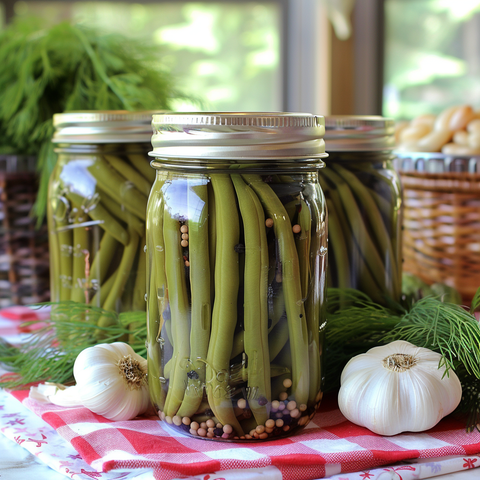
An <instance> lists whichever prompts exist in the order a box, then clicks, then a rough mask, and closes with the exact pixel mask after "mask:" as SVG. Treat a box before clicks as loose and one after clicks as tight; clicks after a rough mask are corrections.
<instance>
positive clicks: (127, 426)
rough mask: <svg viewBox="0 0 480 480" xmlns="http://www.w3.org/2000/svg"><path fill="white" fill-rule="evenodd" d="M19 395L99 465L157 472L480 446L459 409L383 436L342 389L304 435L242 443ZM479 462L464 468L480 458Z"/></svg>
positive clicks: (297, 467)
mask: <svg viewBox="0 0 480 480" xmlns="http://www.w3.org/2000/svg"><path fill="white" fill-rule="evenodd" d="M0 333H1V332H0ZM13 395H14V396H15V397H16V398H17V399H18V400H20V401H21V402H22V403H23V405H25V406H26V407H28V408H29V409H30V410H32V411H33V412H34V413H35V414H36V415H38V416H39V417H41V418H42V419H43V420H44V421H46V422H47V423H48V424H49V425H51V426H52V427H53V428H54V429H55V430H56V431H57V432H58V434H59V435H60V436H61V437H63V438H64V439H66V440H67V441H68V442H70V443H71V445H72V446H73V447H74V448H75V449H76V450H77V451H78V452H79V454H80V455H81V456H82V457H83V459H84V460H85V461H86V462H87V463H88V464H90V465H91V466H92V467H93V468H94V469H96V470H97V471H99V472H109V471H114V470H123V471H124V470H132V469H143V468H148V469H152V470H153V472H154V477H155V478H156V479H157V480H170V479H173V478H183V477H191V476H198V475H204V477H203V478H204V479H207V478H210V474H212V473H214V472H216V473H217V475H218V473H219V472H222V471H231V470H234V469H251V468H264V467H268V466H274V467H276V469H278V470H279V471H280V472H281V475H282V478H283V479H288V480H307V479H318V478H322V477H327V476H331V475H334V474H339V473H348V472H361V471H369V470H371V469H374V468H376V467H378V466H380V465H391V464H395V463H398V462H401V461H404V460H413V459H432V461H433V459H437V460H438V459H439V458H445V457H450V456H471V455H474V456H476V455H478V454H480V433H479V432H477V431H474V432H472V433H466V431H465V423H464V422H463V421H461V420H460V419H458V418H455V417H454V416H449V417H446V418H444V419H443V420H442V421H441V422H440V423H439V424H438V425H437V426H436V427H434V428H433V429H431V430H429V431H427V432H423V433H403V434H400V435H396V436H393V437H382V436H379V435H376V434H374V433H372V432H370V431H369V430H367V429H365V428H362V427H359V426H356V425H354V424H352V423H351V422H349V421H347V420H346V419H345V417H343V415H342V414H341V412H340V411H339V409H338V406H337V403H336V396H335V395H331V396H327V397H326V398H325V399H324V401H323V402H322V405H321V408H320V411H319V412H318V413H317V414H316V415H315V417H314V418H313V420H312V422H311V423H310V424H309V425H308V426H307V427H306V428H305V429H304V430H303V431H302V432H300V433H298V434H297V435H294V436H292V437H289V438H284V439H279V440H273V441H264V442H261V443H242V444H240V443H225V442H218V441H208V440H204V439H196V438H192V437H188V436H184V435H182V434H180V433H176V432H172V431H171V430H170V429H168V430H167V429H166V428H165V425H164V424H163V423H162V422H160V421H159V420H158V418H156V417H155V418H153V417H139V418H137V419H134V420H130V421H124V422H112V421H110V420H107V419H105V418H103V417H101V416H99V415H95V414H93V413H92V412H90V411H89V410H87V409H86V408H63V407H57V406H55V405H50V404H40V403H37V402H35V401H34V400H32V399H30V398H28V391H26V390H24V391H19V392H13ZM167 428H168V426H167ZM472 462H473V463H472V464H471V465H470V464H468V465H467V464H465V468H472V467H476V466H477V465H476V463H480V462H477V460H476V459H474V460H472ZM479 475H480V474H479ZM368 478H369V477H368Z"/></svg>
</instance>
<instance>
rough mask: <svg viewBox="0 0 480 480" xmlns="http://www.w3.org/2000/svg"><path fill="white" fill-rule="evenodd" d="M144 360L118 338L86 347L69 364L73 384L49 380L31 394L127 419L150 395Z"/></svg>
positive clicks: (141, 410) (140, 409)
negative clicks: (52, 382)
mask: <svg viewBox="0 0 480 480" xmlns="http://www.w3.org/2000/svg"><path fill="white" fill-rule="evenodd" d="M146 373H147V361H146V360H145V359H144V358H142V357H141V356H140V355H137V354H136V353H135V352H134V351H133V349H132V348H131V347H130V345H127V344H126V343H122V342H116V343H111V344H99V345H95V346H93V347H89V348H86V349H85V350H83V351H82V352H80V354H79V355H78V356H77V358H76V360H75V364H74V367H73V375H74V377H75V380H76V385H75V386H73V387H63V385H55V384H50V385H48V384H47V385H46V386H39V387H38V388H36V389H33V391H32V392H31V396H32V397H33V398H36V399H42V397H43V399H45V397H47V399H48V401H50V402H51V403H54V404H56V405H60V406H70V407H72V406H80V405H81V406H84V407H86V408H88V409H89V410H91V411H92V412H94V413H97V414H99V415H102V416H104V417H105V418H108V419H109V420H116V421H122V420H130V419H132V418H135V417H136V416H137V415H140V414H142V413H144V412H145V411H146V410H147V408H148V406H149V404H150V397H149V393H148V386H147V375H146Z"/></svg>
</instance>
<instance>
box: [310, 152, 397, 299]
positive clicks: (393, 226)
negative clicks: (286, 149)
mask: <svg viewBox="0 0 480 480" xmlns="http://www.w3.org/2000/svg"><path fill="white" fill-rule="evenodd" d="M331 157H332V158H329V160H328V161H327V162H326V163H327V167H326V168H325V169H323V170H322V171H321V172H320V174H319V177H320V182H321V185H322V189H323V191H324V193H325V196H326V198H327V205H328V211H329V232H328V237H329V248H330V264H329V277H330V286H332V287H339V288H355V289H358V290H361V291H363V292H365V293H366V294H367V295H369V296H370V297H371V298H373V299H375V301H377V302H378V303H383V304H388V302H389V301H399V300H400V295H401V274H402V265H401V208H400V207H401V193H400V185H399V180H398V177H397V176H396V174H395V172H394V171H393V169H392V168H388V167H386V166H385V162H383V161H379V160H378V158H377V157H375V156H373V155H372V156H371V158H364V159H363V160H362V157H361V155H357V157H355V156H354V155H353V154H349V155H348V154H346V153H344V154H339V153H337V154H332V155H331ZM364 157H365V154H364Z"/></svg>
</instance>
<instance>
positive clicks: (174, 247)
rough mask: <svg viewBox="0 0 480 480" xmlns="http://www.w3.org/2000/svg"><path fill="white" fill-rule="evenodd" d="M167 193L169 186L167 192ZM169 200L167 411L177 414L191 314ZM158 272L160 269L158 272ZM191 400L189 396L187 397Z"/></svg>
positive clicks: (165, 215)
mask: <svg viewBox="0 0 480 480" xmlns="http://www.w3.org/2000/svg"><path fill="white" fill-rule="evenodd" d="M165 196H168V188H167V190H166V192H165ZM173 215H174V213H173V212H172V210H171V208H170V206H169V205H168V203H167V202H166V203H165V207H164V211H163V238H164V242H165V276H166V284H167V288H168V291H169V292H172V293H171V294H169V304H170V313H171V318H172V336H173V358H174V362H175V363H174V366H173V372H172V375H171V378H170V383H169V386H168V392H167V398H166V400H165V408H164V413H165V415H167V416H173V415H176V414H177V411H178V409H179V408H180V406H181V405H182V402H183V400H184V396H185V385H186V383H187V380H188V377H187V372H188V370H187V369H188V364H189V361H188V359H189V357H190V344H189V342H188V341H187V339H188V338H189V334H190V315H189V302H188V296H187V287H186V282H185V272H184V260H183V254H182V247H181V244H180V242H181V233H180V222H179V220H178V219H176V218H175V217H174V216H173ZM157 273H159V272H157ZM187 401H188V400H187Z"/></svg>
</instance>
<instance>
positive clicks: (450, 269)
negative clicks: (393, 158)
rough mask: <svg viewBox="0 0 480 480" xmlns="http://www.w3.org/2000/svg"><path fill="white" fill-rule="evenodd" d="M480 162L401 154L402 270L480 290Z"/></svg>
mask: <svg viewBox="0 0 480 480" xmlns="http://www.w3.org/2000/svg"><path fill="white" fill-rule="evenodd" d="M479 167H480V157H478V158H477V157H468V158H467V157H450V156H445V155H441V154H425V153H415V154H410V153H409V154H408V155H407V154H404V153H402V154H398V155H397V169H398V170H399V173H400V177H401V180H402V185H403V191H404V192H403V195H404V224H403V225H404V231H403V257H404V271H406V272H410V273H413V274H414V275H416V276H418V277H419V278H421V279H422V280H423V281H424V282H426V283H428V284H432V283H435V282H442V283H445V284H447V285H450V286H451V287H454V288H456V289H457V290H458V291H459V292H460V294H461V295H462V298H463V300H464V301H466V302H468V301H469V300H471V299H472V297H473V295H474V294H475V292H476V290H477V288H478V287H480V168H479Z"/></svg>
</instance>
